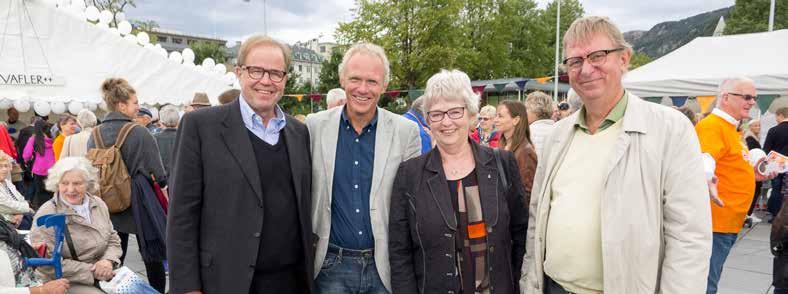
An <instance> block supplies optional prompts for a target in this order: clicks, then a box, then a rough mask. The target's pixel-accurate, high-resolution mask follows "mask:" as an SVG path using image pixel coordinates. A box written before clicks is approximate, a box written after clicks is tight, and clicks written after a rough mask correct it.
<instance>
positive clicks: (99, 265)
mask: <svg viewBox="0 0 788 294" xmlns="http://www.w3.org/2000/svg"><path fill="white" fill-rule="evenodd" d="M90 270H91V271H93V277H94V278H95V279H96V280H101V281H109V280H112V277H114V276H115V273H113V272H112V262H111V261H109V260H106V259H102V260H99V261H98V262H96V263H95V264H93V267H92V268H91V269H90Z"/></svg>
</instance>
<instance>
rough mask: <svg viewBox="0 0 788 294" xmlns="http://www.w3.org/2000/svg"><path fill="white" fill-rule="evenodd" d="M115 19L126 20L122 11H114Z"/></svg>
mask: <svg viewBox="0 0 788 294" xmlns="http://www.w3.org/2000/svg"><path fill="white" fill-rule="evenodd" d="M115 20H117V21H126V14H125V13H123V11H121V12H118V13H115Z"/></svg>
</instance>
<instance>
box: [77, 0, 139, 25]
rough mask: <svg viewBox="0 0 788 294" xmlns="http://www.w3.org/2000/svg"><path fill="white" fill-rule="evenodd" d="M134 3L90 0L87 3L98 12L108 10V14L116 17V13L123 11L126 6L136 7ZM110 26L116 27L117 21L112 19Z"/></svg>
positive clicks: (120, 0)
mask: <svg viewBox="0 0 788 294" xmlns="http://www.w3.org/2000/svg"><path fill="white" fill-rule="evenodd" d="M135 2H136V0H90V2H88V3H90V4H92V5H93V6H96V8H98V10H99V11H103V10H109V12H112V15H116V14H117V13H118V12H123V11H125V9H126V7H127V6H130V7H137V4H136V3H135ZM112 24H114V26H115V27H117V26H118V21H117V20H116V19H114V18H113V19H112Z"/></svg>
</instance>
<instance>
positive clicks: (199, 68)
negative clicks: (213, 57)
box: [194, 64, 205, 73]
mask: <svg viewBox="0 0 788 294" xmlns="http://www.w3.org/2000/svg"><path fill="white" fill-rule="evenodd" d="M194 69H195V70H196V71H197V72H202V73H204V72H205V68H203V67H202V64H198V65H196V66H195V67H194Z"/></svg>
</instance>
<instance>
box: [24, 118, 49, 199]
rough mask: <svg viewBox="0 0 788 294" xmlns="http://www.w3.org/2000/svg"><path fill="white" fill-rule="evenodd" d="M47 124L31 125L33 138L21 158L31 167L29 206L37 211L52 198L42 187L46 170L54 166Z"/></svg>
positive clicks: (43, 122) (45, 177) (37, 122)
mask: <svg viewBox="0 0 788 294" xmlns="http://www.w3.org/2000/svg"><path fill="white" fill-rule="evenodd" d="M49 127H50V126H49V124H48V123H47V122H46V121H44V120H41V119H38V120H36V122H35V123H34V124H33V136H32V137H30V139H28V140H27V144H26V145H25V150H24V151H23V152H22V158H23V159H24V160H25V162H28V164H27V166H31V164H29V162H31V161H32V162H33V163H32V167H33V168H32V169H31V173H32V174H33V197H32V201H31V203H30V206H31V207H32V208H33V209H34V210H38V208H39V207H40V206H41V204H44V202H47V201H48V200H49V199H51V198H52V192H49V191H47V190H46V188H45V187H44V181H46V179H47V174H48V173H49V172H48V170H49V168H50V167H52V165H54V164H55V152H54V151H53V150H52V134H50V133H49Z"/></svg>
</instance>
